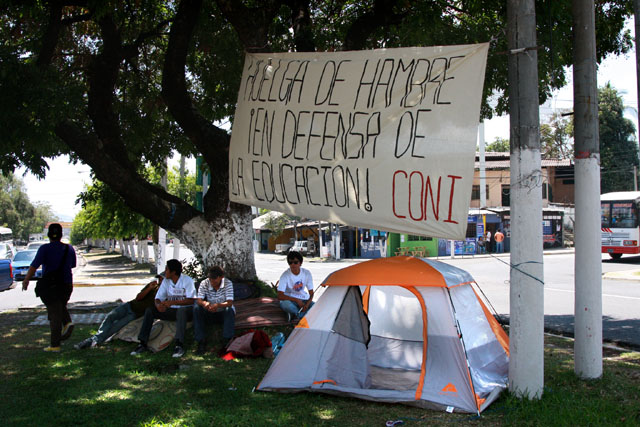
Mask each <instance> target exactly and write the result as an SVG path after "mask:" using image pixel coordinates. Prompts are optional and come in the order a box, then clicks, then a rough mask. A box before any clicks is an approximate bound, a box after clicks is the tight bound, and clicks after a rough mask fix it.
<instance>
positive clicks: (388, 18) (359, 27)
mask: <svg viewBox="0 0 640 427" xmlns="http://www.w3.org/2000/svg"><path fill="white" fill-rule="evenodd" d="M397 3H401V4H405V2H404V1H402V2H399V1H397V0H375V2H374V4H373V11H371V12H367V13H365V14H363V15H361V16H359V17H358V18H356V20H355V21H354V22H353V24H352V25H351V27H350V28H349V30H348V31H347V34H346V36H345V40H344V50H362V49H364V48H366V43H367V40H368V39H369V37H371V35H372V34H373V33H374V32H375V31H376V30H379V29H380V28H385V27H388V26H389V25H393V24H397V23H399V22H400V21H401V20H402V18H403V17H404V16H406V13H407V12H403V13H395V12H394V7H395V6H396V4H397ZM409 3H411V2H409Z"/></svg>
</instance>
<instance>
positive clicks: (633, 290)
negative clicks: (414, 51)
mask: <svg viewBox="0 0 640 427" xmlns="http://www.w3.org/2000/svg"><path fill="white" fill-rule="evenodd" d="M181 255H182V254H181ZM181 258H182V256H181ZM441 261H443V262H447V263H450V264H453V265H456V266H458V267H460V268H463V269H465V270H467V271H469V272H470V273H471V275H472V276H473V277H474V278H475V280H476V281H477V282H478V284H479V285H480V286H481V288H482V290H483V292H484V293H485V294H486V295H487V297H488V298H489V300H490V301H491V304H492V305H493V307H494V308H495V309H496V311H497V313H498V314H500V315H502V316H504V317H505V318H508V313H509V265H508V261H509V257H508V256H501V257H474V258H469V257H466V258H455V259H453V260H452V259H450V258H448V257H447V258H441ZM358 262H361V260H341V261H339V262H335V261H333V262H321V261H317V260H310V259H305V262H304V264H303V265H304V267H305V268H307V269H309V270H310V271H311V273H312V275H313V277H314V283H315V285H316V286H317V285H318V284H319V283H321V282H322V280H323V279H324V278H325V277H326V276H327V275H328V274H329V273H331V272H333V271H335V270H337V269H339V268H343V267H347V266H349V265H353V264H355V263H358ZM544 262H545V266H544V272H545V273H544V274H545V285H544V286H545V292H544V295H545V326H546V327H547V328H548V329H551V330H556V331H559V332H562V333H566V334H571V333H572V332H573V321H574V315H573V311H574V309H573V308H574V295H575V294H574V279H573V277H574V255H573V253H561V254H555V255H545V257H544ZM285 268H287V264H286V261H285V256H283V255H274V254H256V270H257V272H258V277H260V279H262V280H264V281H265V282H267V283H269V282H271V283H275V282H276V281H277V280H278V278H279V277H280V274H281V273H282V272H283V271H284V270H285ZM602 269H603V272H605V273H606V272H619V271H625V270H627V271H629V270H640V257H629V258H623V259H622V260H620V261H610V260H609V259H608V257H606V256H605V257H603V263H602ZM78 276H81V274H78ZM150 277H151V276H150V275H149V278H150ZM145 281H146V278H144V279H140V278H138V282H139V283H144V282H145ZM140 288H141V285H136V286H110V287H102V286H101V287H77V288H75V289H74V292H73V295H72V298H71V302H72V303H78V304H86V303H101V302H113V301H116V300H117V299H121V300H123V301H127V300H129V299H132V298H133V297H134V296H135V295H136V293H137V292H138V291H139V290H140ZM602 289H603V335H604V338H605V340H607V341H612V342H622V343H629V344H631V345H632V346H633V347H634V348H637V349H640V333H639V332H638V331H639V330H640V309H638V306H639V303H640V280H609V279H604V280H603V283H602ZM320 293H321V292H318V294H320ZM39 304H40V301H39V299H37V298H36V297H35V296H34V295H33V291H32V289H30V291H29V292H22V291H21V289H20V286H19V285H18V286H16V288H15V289H12V290H8V291H5V292H1V293H0V311H2V310H7V309H15V308H18V307H24V306H35V305H39Z"/></svg>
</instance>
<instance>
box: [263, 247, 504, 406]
mask: <svg viewBox="0 0 640 427" xmlns="http://www.w3.org/2000/svg"><path fill="white" fill-rule="evenodd" d="M473 283H475V282H474V280H473V278H472V277H471V275H470V274H469V273H467V272H466V271H464V270H461V269H459V268H456V267H453V266H450V265H448V264H445V263H442V262H438V261H432V260H428V259H421V258H414V257H405V256H399V257H391V258H379V259H375V260H371V261H365V262H362V263H359V264H356V265H353V266H350V267H347V268H344V269H341V270H338V271H336V272H334V273H332V274H331V275H329V276H328V277H327V278H326V279H325V280H324V282H323V283H322V285H323V286H326V287H327V289H326V291H325V292H324V293H323V294H322V295H321V296H320V298H319V299H318V301H317V302H316V304H315V305H314V306H313V307H312V308H311V310H309V312H308V313H307V315H306V316H305V317H304V318H303V319H302V320H301V321H300V323H298V325H297V326H296V328H295V329H294V331H293V332H292V333H291V336H290V337H289V339H288V340H287V342H286V344H285V346H284V347H283V348H282V350H281V351H280V353H279V354H278V357H277V358H276V359H275V360H274V362H273V363H272V365H271V367H270V368H269V370H268V372H267V374H266V375H265V377H264V378H263V380H262V381H261V382H260V384H259V385H258V387H257V389H258V390H264V391H282V392H296V391H313V392H322V393H330V394H338V395H346V396H352V397H357V398H361V399H366V400H373V401H381V402H394V403H404V404H409V405H415V406H419V407H424V408H432V409H438V410H447V411H449V412H452V411H457V412H468V413H480V412H481V411H483V410H484V409H485V408H486V407H487V406H488V405H489V404H490V403H491V402H493V401H494V400H495V399H496V398H497V397H498V395H499V393H500V392H501V391H502V390H503V389H505V388H506V387H507V380H508V366H509V343H508V337H507V336H506V334H505V333H504V331H503V330H502V328H501V327H500V325H499V324H498V322H497V321H496V320H495V319H494V318H493V316H492V315H491V314H490V313H489V311H488V310H487V308H486V306H485V305H484V304H483V302H482V301H481V300H480V298H479V297H478V295H477V294H476V293H475V291H474V289H473V287H472V284H473Z"/></svg>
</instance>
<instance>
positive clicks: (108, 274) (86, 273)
mask: <svg viewBox="0 0 640 427" xmlns="http://www.w3.org/2000/svg"><path fill="white" fill-rule="evenodd" d="M76 255H77V260H78V266H77V267H76V269H75V270H74V272H73V286H74V287H88V286H137V285H144V284H146V283H148V282H149V278H150V277H153V274H152V273H151V272H150V271H151V268H153V265H152V264H149V263H147V264H138V263H136V262H135V261H131V260H130V259H129V258H127V257H124V256H122V255H121V254H120V253H119V252H112V253H109V254H107V253H106V251H105V250H104V249H101V248H93V249H91V252H90V253H84V252H82V251H80V250H78V251H76Z"/></svg>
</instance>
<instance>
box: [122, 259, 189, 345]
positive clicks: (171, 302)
mask: <svg viewBox="0 0 640 427" xmlns="http://www.w3.org/2000/svg"><path fill="white" fill-rule="evenodd" d="M164 277H165V278H164V280H163V281H162V284H161V285H160V288H159V289H158V293H156V300H155V305H154V306H152V307H149V308H147V309H146V310H145V312H144V320H143V321H142V326H141V327H140V333H139V334H138V341H140V344H139V345H138V347H136V349H135V350H134V351H132V352H131V355H132V356H135V355H138V354H140V353H144V352H145V351H149V348H148V347H147V342H148V341H149V334H151V327H152V326H153V320H154V319H162V320H175V321H176V336H175V349H174V350H173V355H172V356H173V357H182V356H184V333H185V330H186V329H187V321H189V320H190V319H191V316H192V315H193V301H194V300H195V297H196V288H195V286H194V284H193V279H192V278H191V277H189V276H186V275H184V274H182V264H181V263H180V261H178V260H177V259H170V260H169V261H167V267H166V268H165V270H164Z"/></svg>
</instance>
